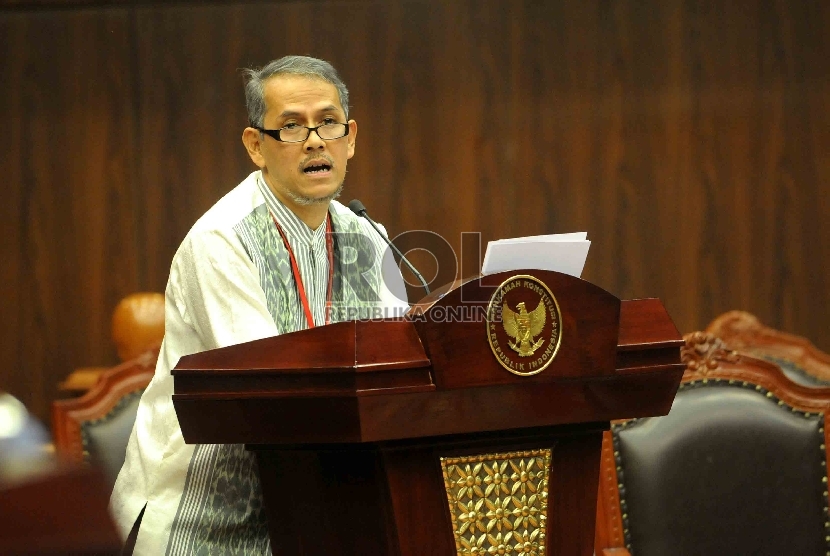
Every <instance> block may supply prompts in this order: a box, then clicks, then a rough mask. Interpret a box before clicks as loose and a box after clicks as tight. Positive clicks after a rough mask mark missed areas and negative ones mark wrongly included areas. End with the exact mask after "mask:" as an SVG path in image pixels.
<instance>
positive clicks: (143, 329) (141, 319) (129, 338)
mask: <svg viewBox="0 0 830 556" xmlns="http://www.w3.org/2000/svg"><path fill="white" fill-rule="evenodd" d="M162 338H164V295H163V294H161V293H156V292H138V293H133V294H130V295H128V296H127V297H125V298H124V299H122V300H121V301H120V302H119V303H118V305H116V307H115V310H114V311H113V313H112V341H113V342H114V343H115V347H116V350H117V351H118V357H119V359H120V360H121V361H130V360H132V359H135V358H136V357H138V356H139V355H141V354H142V353H144V352H146V351H148V350H152V349H155V348H156V347H158V346H159V345H160V344H161V340H162ZM108 369H109V367H107V366H104V367H83V368H80V369H75V370H74V371H73V372H72V373H70V375H69V376H68V377H67V378H66V380H64V381H63V382H61V383H60V385H59V389H60V390H62V391H64V392H72V393H75V394H82V393H84V392H86V391H88V390H89V389H90V388H92V386H93V385H94V384H95V383H96V382H98V378H99V377H100V376H101V374H102V373H104V372H105V371H107V370H108Z"/></svg>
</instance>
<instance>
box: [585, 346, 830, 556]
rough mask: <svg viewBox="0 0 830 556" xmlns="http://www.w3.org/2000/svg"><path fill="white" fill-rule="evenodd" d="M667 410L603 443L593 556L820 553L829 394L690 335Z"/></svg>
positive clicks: (826, 531)
mask: <svg viewBox="0 0 830 556" xmlns="http://www.w3.org/2000/svg"><path fill="white" fill-rule="evenodd" d="M685 339H686V345H685V347H684V348H683V349H682V357H683V361H684V362H685V363H686V365H687V370H686V373H685V374H684V377H683V381H682V383H681V386H680V389H679V391H678V393H677V397H676V399H675V401H674V404H673V405H672V409H671V412H670V413H669V415H667V416H664V417H650V418H642V419H632V420H628V421H622V422H616V423H614V424H613V425H612V430H611V431H610V432H608V433H606V435H605V438H604V439H603V447H602V464H601V470H600V485H599V502H598V511H597V530H596V554H597V556H624V555H631V556H665V555H667V554H671V555H672V556H686V555H695V556H699V555H702V554H705V555H709V554H712V555H715V554H717V555H721V554H724V555H726V554H730V555H731V554H753V555H756V556H765V555H781V554H799V555H825V554H830V518H828V491H827V475H828V467H827V462H828V461H830V458H828V455H830V453H829V452H828V450H827V446H830V442H828V440H830V438H828V429H827V428H826V419H827V417H826V414H827V411H828V409H830V389H826V388H808V387H805V386H801V385H798V384H795V383H793V382H792V381H790V380H788V379H787V378H786V377H785V376H784V375H783V374H782V373H781V370H780V369H779V368H778V367H776V366H775V365H773V364H771V363H769V362H766V361H763V360H759V359H754V358H751V357H749V356H746V355H742V354H740V353H737V352H735V351H730V350H729V349H728V348H727V347H726V346H725V344H724V343H723V342H722V341H721V340H720V339H718V338H716V337H715V336H713V335H711V334H707V333H702V332H696V333H693V334H689V335H687V336H686V337H685Z"/></svg>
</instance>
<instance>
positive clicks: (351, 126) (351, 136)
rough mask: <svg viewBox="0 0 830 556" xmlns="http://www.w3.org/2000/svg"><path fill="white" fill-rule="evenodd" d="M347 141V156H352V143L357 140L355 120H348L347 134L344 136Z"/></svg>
mask: <svg viewBox="0 0 830 556" xmlns="http://www.w3.org/2000/svg"><path fill="white" fill-rule="evenodd" d="M346 138H347V139H348V141H349V150H348V151H347V152H348V157H349V158H351V157H353V156H354V144H355V141H356V140H357V122H356V121H354V120H349V134H348V135H347V136H346Z"/></svg>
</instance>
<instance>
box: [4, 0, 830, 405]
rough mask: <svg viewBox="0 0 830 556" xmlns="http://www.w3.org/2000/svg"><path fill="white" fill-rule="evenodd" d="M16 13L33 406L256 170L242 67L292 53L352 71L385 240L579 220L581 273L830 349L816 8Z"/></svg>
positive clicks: (21, 348)
mask: <svg viewBox="0 0 830 556" xmlns="http://www.w3.org/2000/svg"><path fill="white" fill-rule="evenodd" d="M47 4H48V3H47ZM101 4H107V3H106V2H102V3H101ZM6 5H13V6H14V8H13V9H12V8H5V9H3V10H0V46H2V49H3V51H2V53H3V56H2V57H0V69H2V75H3V82H4V83H9V84H10V85H9V86H7V87H5V90H4V91H3V93H0V116H2V117H3V120H2V121H4V122H10V124H9V129H8V130H7V133H5V134H4V135H5V137H4V140H8V141H9V147H8V148H6V149H3V150H2V152H0V170H1V171H2V175H3V176H4V179H5V182H6V183H7V184H8V185H7V188H6V189H7V196H6V202H5V203H4V204H3V206H2V207H0V211H2V212H0V216H2V221H1V222H0V227H2V228H0V232H2V233H3V237H4V238H12V239H11V240H9V241H4V243H3V247H2V249H3V252H2V254H3V256H4V258H5V260H10V261H13V262H12V264H10V265H8V266H6V267H4V268H3V269H2V270H0V273H1V274H0V278H1V279H2V283H0V294H1V295H2V299H3V302H4V308H3V315H4V317H5V318H4V319H3V321H4V322H3V324H2V326H3V328H2V334H3V338H4V340H3V342H2V343H0V357H2V359H1V360H0V386H3V387H7V388H9V389H10V390H11V391H12V392H13V393H15V394H18V395H20V396H21V397H22V398H23V399H24V401H26V402H27V403H28V404H30V405H31V406H32V407H33V408H34V409H35V411H36V412H37V413H38V414H40V415H41V416H45V414H46V407H47V403H48V401H49V399H50V398H51V397H52V396H53V395H54V389H53V384H54V383H55V382H57V381H58V380H60V379H61V378H62V377H63V376H65V374H66V373H68V372H69V371H70V370H71V369H72V368H73V367H75V366H80V365H84V364H101V363H107V362H114V359H112V358H113V357H114V354H113V352H112V349H111V346H110V341H109V330H108V326H109V315H110V312H111V311H112V308H113V307H114V305H115V302H116V301H117V299H118V298H119V297H120V296H122V295H126V294H127V293H129V292H131V291H134V290H137V289H149V290H159V291H160V290H162V289H163V288H164V284H165V282H166V279H167V273H168V270H169V265H170V261H171V259H172V256H173V253H174V251H175V249H176V248H177V246H178V244H179V242H180V241H181V239H182V238H183V237H184V234H185V233H186V232H187V230H188V229H189V227H190V226H191V225H192V224H193V222H194V221H195V220H196V218H198V217H199V216H200V215H201V214H202V213H203V212H204V211H205V210H206V209H207V208H209V207H210V205H211V204H213V202H215V201H216V200H217V199H218V198H219V197H220V196H221V195H223V194H224V193H225V192H227V191H228V190H229V189H230V188H231V187H232V186H233V185H235V184H236V183H238V182H239V181H240V180H241V179H242V178H243V177H244V176H245V175H247V174H248V173H249V172H250V171H251V170H252V169H253V165H252V163H251V162H250V161H249V160H248V158H247V155H246V154H245V152H244V149H243V147H242V145H241V141H240V135H241V132H242V129H243V127H244V126H245V121H246V116H245V111H244V107H243V93H242V79H241V77H240V74H239V72H238V69H239V68H242V67H247V66H252V65H262V64H264V63H266V62H267V61H269V60H270V59H273V58H276V57H279V56H282V55H284V54H288V53H300V54H311V55H315V56H319V57H322V58H325V59H328V60H330V61H331V62H332V63H333V64H334V65H335V66H336V67H337V68H338V69H339V70H340V71H341V74H342V75H343V76H344V78H345V79H346V81H347V83H348V84H349V87H350V90H351V94H352V103H351V104H352V114H351V115H352V117H354V118H355V119H356V120H357V121H358V124H359V132H358V140H357V154H356V156H355V158H354V159H353V160H352V161H351V162H350V166H349V174H348V177H347V182H346V190H345V192H344V195H343V199H342V200H343V201H348V200H349V199H351V198H353V197H359V198H361V199H362V200H363V201H364V203H365V204H366V205H367V206H368V207H369V209H370V212H371V213H372V214H373V216H374V217H375V218H376V219H378V220H379V221H381V222H384V223H385V224H386V225H387V226H388V228H389V230H390V232H392V233H393V234H396V233H400V232H403V231H407V230H413V229H425V230H432V231H434V232H437V233H439V234H441V235H442V236H444V237H446V238H447V239H448V240H449V242H450V243H451V244H452V245H453V247H455V248H456V249H458V247H459V242H460V234H461V232H464V231H480V232H481V233H482V236H483V238H484V240H489V239H495V238H500V237H509V236H519V235H532V234H541V233H555V232H568V231H576V230H587V231H588V234H589V238H590V239H591V240H592V241H593V246H592V249H591V253H590V254H589V258H588V265H587V267H586V270H585V273H584V277H585V278H586V279H588V280H590V281H592V282H594V283H596V284H598V285H600V286H602V287H604V288H606V289H608V290H609V291H611V292H612V293H614V294H615V295H618V296H620V297H623V298H632V297H642V296H657V297H660V298H662V299H663V300H664V302H665V303H666V305H667V307H668V308H669V311H670V313H671V314H672V316H673V317H674V319H675V321H676V323H677V325H678V328H679V329H680V330H681V331H689V330H693V329H699V328H702V327H703V326H705V325H706V324H707V322H708V321H709V320H710V319H711V318H713V317H714V316H716V315H717V314H719V313H721V312H723V311H726V310H729V309H733V308H742V309H746V310H750V311H752V312H754V313H756V314H757V315H758V316H759V317H760V318H761V319H762V320H763V321H764V322H765V323H767V324H770V325H772V326H776V327H779V328H782V329H786V330H789V331H793V332H796V333H799V334H802V335H805V336H807V337H809V338H811V339H812V340H813V341H814V342H815V343H816V344H818V345H819V346H820V347H822V348H823V349H825V350H830V334H829V333H828V332H827V329H828V327H827V320H828V314H827V310H826V309H825V307H826V306H827V305H828V303H829V302H830V249H828V245H830V243H829V242H830V226H827V225H826V222H827V220H828V218H829V217H830V205H828V203H829V202H830V201H828V194H827V193H826V191H827V190H828V182H829V180H830V155H828V146H829V145H830V62H828V60H829V59H830V48H829V47H828V39H827V38H826V37H827V36H828V32H830V5H828V4H827V3H826V2H821V1H819V0H813V1H806V2H795V3H790V2H785V1H783V0H776V1H772V0H770V1H766V0H755V1H748V2H737V3H722V2H711V1H706V0H671V1H665V2H661V1H658V0H649V1H645V2H644V1H638V0H624V1H617V2H605V1H601V0H591V1H585V2H565V1H550V2H536V1H532V0H524V1H521V0H520V1H514V0H484V1H480V0H451V1H448V2H439V1H438V0H392V1H386V2H379V1H368V0H367V1H357V0H356V1H350V2H343V1H337V0H330V1H326V0H319V1H317V0H315V1H312V0H309V1H305V2H302V1H298V2H279V1H274V2H253V3H223V2H211V3H199V2H173V3H157V2H149V3H130V2H126V1H120V2H111V3H109V5H108V6H106V5H105V6H97V7H86V8H83V9H82V8H81V7H76V8H72V7H68V8H66V9H62V10H51V9H50V8H49V7H48V5H47V6H46V7H44V3H43V2H39V3H35V5H34V7H33V6H32V5H27V4H26V3H21V2H17V3H12V4H8V3H7V4H6ZM35 8H37V9H35ZM31 45H36V46H34V47H32V46H31ZM415 258H416V259H417V260H418V261H419V262H420V263H421V264H423V265H424V266H426V267H429V266H430V265H429V260H428V259H427V258H425V257H418V256H417V254H416V256H415ZM113 269H117V270H113Z"/></svg>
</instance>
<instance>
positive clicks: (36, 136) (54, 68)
mask: <svg viewBox="0 0 830 556" xmlns="http://www.w3.org/2000/svg"><path fill="white" fill-rule="evenodd" d="M0 35H2V36H3V37H4V38H3V39H2V40H3V41H4V43H5V44H4V52H3V55H2V56H0V57H1V58H2V59H3V62H2V64H3V78H2V81H3V83H4V86H3V93H2V95H0V98H2V99H3V100H2V104H0V107H1V108H0V115H1V117H2V121H3V122H5V124H6V125H5V126H4V133H3V134H4V135H5V136H6V137H8V138H10V139H11V147H10V149H9V151H7V152H6V149H5V148H4V149H1V150H2V151H4V157H3V160H2V175H3V176H4V178H5V179H6V180H7V181H6V187H5V190H6V195H7V197H6V199H5V201H4V203H3V205H4V206H3V209H1V210H3V212H4V215H3V216H4V218H3V224H2V225H3V228H4V229H3V252H4V253H3V254H4V264H3V265H2V266H3V267H4V270H3V274H4V276H3V290H4V291H3V293H4V295H3V305H4V308H3V317H4V318H2V319H0V336H2V338H3V342H2V345H3V349H2V354H3V359H2V364H0V387H3V388H8V389H9V390H10V391H11V392H12V393H13V394H15V395H18V396H19V397H20V398H21V399H22V400H23V401H24V402H25V403H26V404H27V405H29V406H30V407H31V408H32V410H33V411H34V412H35V413H36V414H37V415H38V416H39V417H41V418H42V419H45V417H46V416H47V415H48V404H49V402H50V401H51V399H53V398H54V397H55V395H56V393H57V392H56V387H57V382H58V381H59V380H60V379H61V378H62V377H65V376H66V375H67V374H68V373H69V372H70V371H71V370H72V369H73V368H74V367H76V366H82V365H85V364H94V363H97V362H106V361H112V360H114V349H113V347H112V344H111V342H110V341H108V339H109V336H110V330H109V326H110V320H109V316H110V314H111V312H112V309H113V307H114V306H115V304H116V303H117V302H118V299H119V298H120V297H121V296H123V294H124V293H125V292H128V291H134V290H136V289H138V288H139V284H140V282H139V275H138V264H137V261H138V259H139V252H138V246H137V244H136V234H135V232H136V225H135V224H136V219H135V212H134V211H133V204H134V199H133V183H134V178H135V176H134V160H135V143H134V140H133V139H134V138H133V135H134V118H135V114H134V112H133V110H132V101H131V94H132V83H133V79H134V76H133V74H132V72H131V71H129V68H130V65H129V60H130V44H131V38H130V30H129V25H128V14H127V12H126V11H125V10H107V11H103V12H93V11H77V12H75V11H70V12H63V13H49V12H39V13H34V14H11V15H10V14H4V15H1V16H0Z"/></svg>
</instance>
